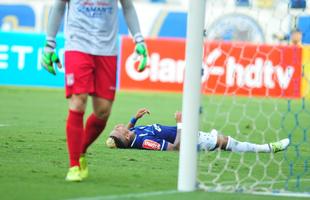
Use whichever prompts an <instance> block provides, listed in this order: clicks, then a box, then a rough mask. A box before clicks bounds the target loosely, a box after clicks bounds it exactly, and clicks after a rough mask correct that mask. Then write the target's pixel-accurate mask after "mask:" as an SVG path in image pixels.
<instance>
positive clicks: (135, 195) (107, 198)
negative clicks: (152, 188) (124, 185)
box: [67, 190, 179, 200]
mask: <svg viewBox="0 0 310 200" xmlns="http://www.w3.org/2000/svg"><path fill="white" fill-rule="evenodd" d="M176 193H179V192H178V191H177V190H167V191H157V192H144V193H129V194H123V195H107V196H95V197H78V198H71V199H67V200H113V199H129V198H142V197H150V196H160V195H167V194H176Z"/></svg>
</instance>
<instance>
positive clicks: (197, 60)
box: [178, 0, 206, 192]
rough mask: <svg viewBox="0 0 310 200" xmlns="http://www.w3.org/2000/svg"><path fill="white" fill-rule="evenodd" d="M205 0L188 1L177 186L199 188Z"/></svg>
mask: <svg viewBox="0 0 310 200" xmlns="http://www.w3.org/2000/svg"><path fill="white" fill-rule="evenodd" d="M205 3H206V2H205V0H194V1H192V2H191V3H189V5H188V6H189V7H188V18H187V37H186V55H185V57H186V58H185V59H186V67H185V79H184V88H183V105H182V121H183V129H182V135H181V144H180V158H179V175H178V190H179V191H182V192H186V191H193V190H195V189H196V185H197V184H196V181H197V147H196V145H197V136H198V135H197V134H198V129H199V121H200V120H199V107H200V88H201V71H202V60H203V30H204V21H205Z"/></svg>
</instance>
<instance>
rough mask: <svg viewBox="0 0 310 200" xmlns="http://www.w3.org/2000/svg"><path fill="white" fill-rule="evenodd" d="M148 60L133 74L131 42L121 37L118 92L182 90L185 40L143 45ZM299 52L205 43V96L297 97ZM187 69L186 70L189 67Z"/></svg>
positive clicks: (299, 72) (133, 59) (134, 68)
mask: <svg viewBox="0 0 310 200" xmlns="http://www.w3.org/2000/svg"><path fill="white" fill-rule="evenodd" d="M146 43H147V46H148V49H149V62H148V66H147V68H146V70H145V71H144V72H142V73H139V72H138V71H137V68H136V65H137V63H136V60H135V58H134V56H133V55H132V49H133V48H134V44H133V43H132V41H131V39H129V38H123V39H122V46H121V62H120V66H121V67H120V71H121V73H120V89H140V90H161V91H174V92H181V91H182V83H183V78H184V72H185V60H184V59H185V54H184V52H185V41H184V40H171V39H169V40H167V39H156V40H147V41H146ZM301 57H302V49H301V48H300V47H295V46H268V45H255V44H250V43H229V42H224V43H223V42H206V43H205V45H204V63H203V66H201V69H202V76H201V81H202V85H203V87H202V91H203V93H205V94H208V93H209V94H210V93H212V94H226V95H247V96H249V95H250V96H273V97H287V98H298V97H300V96H301V82H302V81H301V80H302V79H301V77H302V64H301V63H302V60H301ZM189 67H190V66H189Z"/></svg>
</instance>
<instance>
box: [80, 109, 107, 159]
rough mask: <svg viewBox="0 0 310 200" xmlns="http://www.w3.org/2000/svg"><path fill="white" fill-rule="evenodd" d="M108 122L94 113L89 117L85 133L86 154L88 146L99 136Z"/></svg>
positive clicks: (83, 146)
mask: <svg viewBox="0 0 310 200" xmlns="http://www.w3.org/2000/svg"><path fill="white" fill-rule="evenodd" d="M106 123H107V121H106V120H103V119H100V118H98V117H97V116H96V115H95V114H94V113H92V114H91V115H90V116H89V117H88V119H87V122H86V126H85V131H84V135H83V143H82V154H85V153H86V151H87V148H88V147H89V146H90V145H91V144H92V143H93V142H94V141H95V140H96V139H97V138H98V136H99V135H100V134H101V132H102V131H103V129H104V128H105V126H106Z"/></svg>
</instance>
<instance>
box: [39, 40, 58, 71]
mask: <svg viewBox="0 0 310 200" xmlns="http://www.w3.org/2000/svg"><path fill="white" fill-rule="evenodd" d="M41 64H42V66H43V67H44V69H46V70H47V71H48V72H49V73H51V74H53V75H56V71H55V67H54V64H56V65H57V67H58V68H59V69H61V68H62V65H61V63H60V60H59V57H58V56H57V54H56V53H55V49H54V47H51V46H48V45H46V46H45V47H44V50H43V53H42V58H41Z"/></svg>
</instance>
